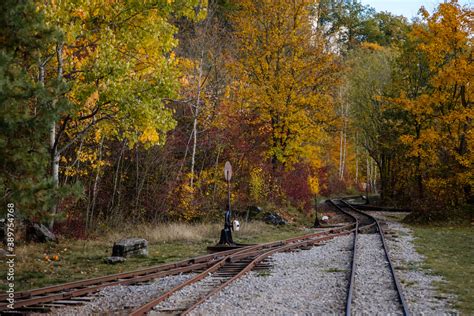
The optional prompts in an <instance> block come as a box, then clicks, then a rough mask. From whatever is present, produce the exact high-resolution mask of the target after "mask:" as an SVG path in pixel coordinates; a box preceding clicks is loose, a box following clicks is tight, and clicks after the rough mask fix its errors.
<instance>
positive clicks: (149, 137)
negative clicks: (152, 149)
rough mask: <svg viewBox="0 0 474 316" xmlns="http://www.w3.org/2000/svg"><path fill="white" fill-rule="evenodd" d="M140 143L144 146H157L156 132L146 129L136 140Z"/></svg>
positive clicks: (158, 138) (158, 137)
mask: <svg viewBox="0 0 474 316" xmlns="http://www.w3.org/2000/svg"><path fill="white" fill-rule="evenodd" d="M138 140H139V141H140V142H141V143H143V144H146V143H150V144H157V143H158V142H159V140H160V136H159V135H158V133H157V131H156V129H155V128H153V127H147V128H146V129H145V130H144V131H143V132H142V134H141V135H140V137H139V139H138Z"/></svg>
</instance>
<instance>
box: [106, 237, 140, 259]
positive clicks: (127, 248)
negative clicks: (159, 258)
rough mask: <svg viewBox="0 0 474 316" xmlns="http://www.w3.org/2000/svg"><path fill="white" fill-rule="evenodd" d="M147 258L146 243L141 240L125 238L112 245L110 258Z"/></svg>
mask: <svg viewBox="0 0 474 316" xmlns="http://www.w3.org/2000/svg"><path fill="white" fill-rule="evenodd" d="M133 256H148V241H146V240H145V239H143V238H126V239H121V240H119V241H117V242H115V243H114V247H113V248H112V257H133Z"/></svg>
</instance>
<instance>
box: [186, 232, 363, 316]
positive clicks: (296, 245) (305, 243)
mask: <svg viewBox="0 0 474 316" xmlns="http://www.w3.org/2000/svg"><path fill="white" fill-rule="evenodd" d="M354 229H357V228H354ZM350 232H351V231H345V232H341V233H334V234H332V235H327V236H324V237H320V238H316V239H310V240H305V241H300V242H296V243H294V244H286V245H284V246H281V247H278V248H276V249H272V250H269V251H266V252H264V253H262V254H260V255H259V256H258V257H256V258H255V259H253V260H252V261H251V262H250V263H249V264H248V265H247V266H246V267H245V268H244V269H243V270H241V271H240V272H239V273H237V274H236V275H235V276H233V277H232V278H231V279H229V280H227V281H226V282H225V283H223V284H221V285H220V286H218V287H217V288H214V289H213V290H212V291H211V292H209V293H207V294H206V295H205V296H204V297H202V298H200V299H199V300H198V301H197V302H195V303H194V304H193V305H191V306H190V307H189V308H188V309H187V310H185V311H184V312H183V313H182V314H181V315H188V314H189V313H190V312H191V311H193V310H194V309H196V308H197V307H198V306H199V305H200V304H202V303H204V302H205V301H206V300H207V299H209V298H210V297H211V296H213V295H215V294H216V293H218V292H220V291H221V290H222V289H224V288H225V287H227V286H228V285H229V284H231V283H233V282H234V281H236V280H237V279H239V278H241V277H242V276H244V275H245V274H246V273H248V272H250V271H251V270H252V269H253V268H255V266H256V265H257V264H259V263H260V262H261V261H263V260H264V259H265V258H267V257H269V256H271V255H273V254H274V253H276V252H284V251H289V250H293V249H298V248H304V247H307V246H310V245H314V244H319V243H320V242H322V241H326V240H329V239H332V238H335V237H338V236H342V235H346V234H349V233H350Z"/></svg>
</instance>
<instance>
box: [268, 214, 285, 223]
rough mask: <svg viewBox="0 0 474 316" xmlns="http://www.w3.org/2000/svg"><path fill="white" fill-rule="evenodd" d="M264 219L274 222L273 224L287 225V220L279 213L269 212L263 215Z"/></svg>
mask: <svg viewBox="0 0 474 316" xmlns="http://www.w3.org/2000/svg"><path fill="white" fill-rule="evenodd" d="M263 220H264V221H265V223H267V224H273V225H286V224H287V222H286V221H285V220H284V219H283V217H281V216H280V215H278V214H277V213H268V214H266V215H265V216H264V217H263Z"/></svg>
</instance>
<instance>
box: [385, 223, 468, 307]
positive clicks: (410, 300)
mask: <svg viewBox="0 0 474 316" xmlns="http://www.w3.org/2000/svg"><path fill="white" fill-rule="evenodd" d="M386 223H387V225H388V230H389V231H391V232H393V234H390V235H388V236H386V238H385V239H386V241H387V246H388V248H389V251H390V256H391V259H392V262H393V265H394V267H395V271H396V273H397V276H398V278H399V280H400V283H401V286H402V288H403V293H404V295H405V299H406V301H407V305H408V308H409V310H410V312H411V313H412V314H413V315H420V314H424V315H433V314H436V315H456V314H459V312H458V311H456V309H455V308H453V303H454V301H455V300H456V297H455V296H454V295H443V294H440V293H438V291H437V290H436V288H435V286H434V283H435V282H445V281H444V280H443V278H441V277H440V276H437V275H433V274H430V273H429V272H430V271H427V270H424V269H423V268H422V264H423V260H424V257H423V256H422V255H420V254H419V253H418V252H417V251H416V249H415V246H414V244H413V241H414V237H413V234H412V231H411V230H410V229H409V228H408V227H406V226H405V225H402V224H400V223H398V222H393V221H387V222H386Z"/></svg>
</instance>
